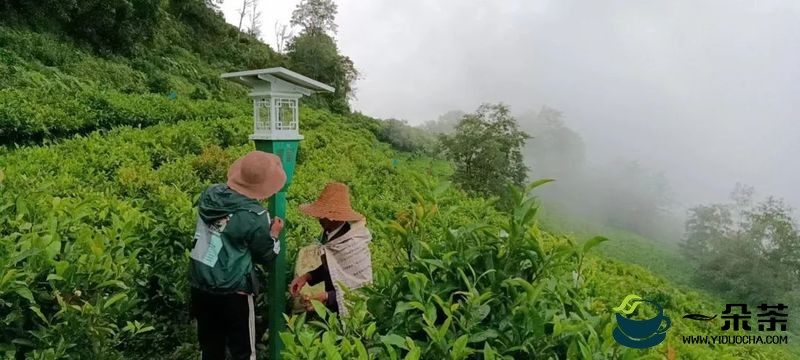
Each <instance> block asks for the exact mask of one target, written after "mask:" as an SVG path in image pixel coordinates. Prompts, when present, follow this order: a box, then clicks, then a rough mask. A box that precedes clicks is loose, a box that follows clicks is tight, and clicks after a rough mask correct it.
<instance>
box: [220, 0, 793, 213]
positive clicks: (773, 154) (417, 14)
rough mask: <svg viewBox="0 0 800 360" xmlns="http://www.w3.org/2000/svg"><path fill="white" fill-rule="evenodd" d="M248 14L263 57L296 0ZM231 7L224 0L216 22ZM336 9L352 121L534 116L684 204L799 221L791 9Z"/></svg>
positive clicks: (561, 4)
mask: <svg viewBox="0 0 800 360" xmlns="http://www.w3.org/2000/svg"><path fill="white" fill-rule="evenodd" d="M260 1H261V4H262V5H261V7H262V9H263V19H264V21H263V23H264V25H263V28H262V35H263V38H264V40H265V41H266V42H268V43H270V44H274V42H275V40H274V31H273V29H274V24H275V22H276V21H279V22H282V23H288V19H289V18H290V15H291V11H292V9H293V8H294V7H295V5H296V4H297V1H278V0H260ZM240 3H241V1H239V0H225V2H224V4H223V10H224V11H225V13H226V16H227V17H228V20H229V21H230V22H233V23H235V22H236V20H235V19H236V16H235V12H236V9H237V8H238V7H239V6H240ZM337 3H338V4H339V15H338V17H337V23H338V24H339V33H338V34H337V35H336V38H337V40H338V43H339V46H340V49H341V50H342V52H343V53H344V54H346V55H348V56H350V57H351V58H352V59H353V61H354V62H355V64H356V67H357V68H358V69H359V70H360V71H361V73H362V74H363V79H361V80H359V82H358V83H357V85H356V87H357V94H356V95H357V97H358V99H357V100H356V101H355V103H354V107H355V109H357V110H360V111H362V112H364V113H366V114H369V115H372V116H376V117H382V118H387V117H395V118H401V119H406V120H408V121H409V122H411V123H412V124H418V123H421V122H423V121H425V120H429V119H435V118H437V117H438V116H439V115H440V114H442V113H444V112H446V111H448V110H456V109H459V110H464V111H471V110H474V109H475V108H476V107H477V106H478V105H479V104H480V103H482V102H498V101H502V102H505V103H507V104H509V105H510V106H511V108H512V110H514V111H515V112H525V111H530V110H538V109H539V108H540V107H541V106H542V105H547V106H550V107H555V108H557V109H560V110H562V111H563V112H564V114H565V117H566V119H565V120H566V122H567V125H568V126H570V127H571V128H573V129H574V130H576V131H577V132H578V133H580V134H581V135H582V136H583V138H584V140H585V142H586V144H587V151H588V152H589V156H590V160H591V161H593V162H595V163H602V162H607V161H610V160H612V159H614V158H618V157H621V158H627V159H637V160H639V161H640V162H641V163H642V164H644V165H645V166H646V167H648V168H651V169H654V170H661V171H664V172H665V174H666V175H667V177H668V179H669V180H670V182H671V185H672V187H673V188H674V191H675V193H676V195H677V197H678V201H679V202H680V203H681V204H682V205H684V206H691V205H694V204H696V203H699V202H708V201H720V200H723V199H724V198H726V196H727V194H728V193H729V192H730V190H731V189H732V188H733V185H734V184H735V183H736V182H743V183H746V184H751V185H754V186H756V189H757V192H758V194H760V195H767V194H775V195H778V196H781V197H783V198H785V199H787V200H789V202H790V203H791V204H792V205H794V206H795V207H796V208H797V207H800V167H799V166H798V164H800V161H798V159H797V157H798V155H799V154H800V116H798V113H800V1H793V0H786V1H755V0H749V1H737V0H719V1H706V0H703V1H701V0H690V1H676V0H663V1H656V0H653V1H634V0H631V1H611V0H603V1H599V0H584V1H570V0H558V1H546V0H542V1H539V0H513V1H512V0H504V1H500V0H483V1H478V0H437V1H427V0H425V1H423V0H405V1H396V0H359V1H355V0H351V1H344V0H340V1H337ZM534 135H535V134H534ZM795 214H796V215H799V214H798V211H796V212H795Z"/></svg>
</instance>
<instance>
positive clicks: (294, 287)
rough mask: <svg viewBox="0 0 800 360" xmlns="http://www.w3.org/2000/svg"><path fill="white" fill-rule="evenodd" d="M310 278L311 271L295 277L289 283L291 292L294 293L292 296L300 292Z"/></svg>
mask: <svg viewBox="0 0 800 360" xmlns="http://www.w3.org/2000/svg"><path fill="white" fill-rule="evenodd" d="M310 278H311V274H309V273H305V274H303V275H300V276H298V277H296V278H294V280H292V283H291V284H289V294H292V296H297V293H299V292H300V289H302V288H303V286H304V285H305V284H306V283H307V282H308V280H309V279H310Z"/></svg>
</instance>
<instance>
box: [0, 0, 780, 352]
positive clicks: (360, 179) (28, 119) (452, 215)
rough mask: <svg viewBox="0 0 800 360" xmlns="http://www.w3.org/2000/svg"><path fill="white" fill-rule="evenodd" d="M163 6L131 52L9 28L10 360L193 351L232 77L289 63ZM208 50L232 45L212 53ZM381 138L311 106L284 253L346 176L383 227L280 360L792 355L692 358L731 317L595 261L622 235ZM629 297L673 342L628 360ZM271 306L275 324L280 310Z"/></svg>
mask: <svg viewBox="0 0 800 360" xmlns="http://www.w3.org/2000/svg"><path fill="white" fill-rule="evenodd" d="M163 3H164V4H167V3H169V4H173V3H180V4H184V3H190V2H189V1H184V2H163ZM199 3H200V4H203V2H199ZM1 4H5V2H0V5H1ZM170 9H171V10H170ZM170 9H163V12H162V13H161V16H162V17H163V18H164V20H162V21H163V22H162V23H161V25H159V28H158V30H157V31H156V33H155V34H154V35H153V37H152V38H151V40H149V42H146V43H143V44H144V45H141V46H143V47H141V48H138V49H137V51H135V52H133V53H124V52H122V53H120V52H106V51H98V50H97V49H94V48H92V47H91V46H89V45H86V44H85V43H83V42H81V41H78V40H75V38H74V37H70V36H71V35H70V36H68V35H65V34H63V33H58V32H52V31H49V32H47V31H44V30H41V29H37V31H34V30H31V28H28V27H24V26H15V27H10V26H0V142H2V143H3V146H2V147H0V323H1V324H2V326H0V357H1V358H4V359H194V358H196V357H197V355H198V354H199V350H198V348H197V345H196V339H195V332H194V327H193V324H192V322H191V319H190V318H189V315H188V288H187V286H188V284H187V265H188V261H189V257H188V256H189V255H188V252H189V249H190V247H191V246H192V234H193V231H194V225H195V221H196V213H195V210H194V209H193V204H194V201H195V200H196V199H197V197H198V194H199V192H200V191H201V190H202V189H204V187H206V186H208V185H209V184H212V183H218V182H223V181H224V180H225V176H226V173H227V168H228V166H229V165H230V164H231V163H232V162H233V161H234V160H235V159H236V158H237V157H239V156H241V155H242V154H244V153H246V152H248V151H250V150H251V149H253V144H252V142H251V141H250V140H249V139H248V135H249V134H250V131H251V126H252V125H251V118H250V115H249V113H250V108H249V105H248V103H247V102H246V101H245V100H244V94H245V90H244V89H243V88H241V87H238V86H236V85H233V84H228V83H225V82H222V81H221V80H219V78H218V75H219V73H221V72H224V71H229V70H238V69H242V68H258V67H268V66H275V65H282V64H283V62H284V61H286V59H285V58H284V57H283V55H281V54H276V53H274V52H273V51H272V50H270V49H269V47H267V46H266V45H263V44H261V43H258V42H257V41H255V40H254V39H252V38H247V37H242V38H239V36H238V35H237V34H235V33H231V32H230V27H229V26H227V25H219V24H218V23H219V21H220V19H216V20H214V19H215V18H213V17H212V18H210V20H209V19H206V20H204V21H207V22H208V23H209V24H218V25H219V26H218V28H211V30H209V31H208V33H205V34H198V35H197V36H198V41H197V42H198V44H199V45H198V44H193V43H192V41H190V40H191V38H190V35H191V34H194V32H193V28H192V27H191V25H190V24H191V23H190V22H188V20H186V19H187V18H191V17H188V15H187V13H186V11H184V10H185V9H183V10H182V11H183V12H180V11H177V10H175V9H172V8H170ZM168 10H169V11H168ZM180 14H182V15H180ZM198 14H206V13H203V12H199V13H198ZM179 15H180V16H179ZM206 15H207V14H206ZM181 16H182V17H181ZM204 16H205V15H204ZM193 21H197V20H196V19H195V20H193ZM223 24H224V21H223ZM215 26H216V25H215ZM226 26H227V27H226ZM234 39H236V40H234ZM214 41H221V42H222V43H223V45H221V46H220V47H218V48H216V49H209V48H207V47H208V45H209V44H212V43H213V42H214ZM145 45H146V46H145ZM173 91H174V92H173ZM311 103H314V104H317V105H318V104H320V103H323V102H315V101H313V99H312V101H311ZM381 124H382V123H381V121H380V120H377V119H373V118H370V117H368V116H365V115H361V114H353V113H349V112H347V111H341V109H338V108H337V109H336V111H335V112H334V111H331V110H328V109H324V108H312V107H304V108H303V109H302V112H301V128H302V132H303V134H304V135H305V140H303V142H302V143H301V148H300V152H299V154H298V158H297V161H298V165H297V169H296V173H295V178H294V181H293V184H292V186H291V187H290V189H289V198H288V200H289V206H288V209H289V210H288V215H287V222H288V226H287V231H288V233H287V239H288V241H289V246H288V249H287V251H288V252H289V256H288V257H289V259H293V258H294V254H295V253H296V251H297V249H298V248H299V247H301V246H303V245H305V244H309V243H311V242H312V241H313V239H314V237H315V236H316V235H317V232H318V225H317V224H316V223H315V221H314V220H313V219H310V218H307V217H304V216H302V215H300V213H299V212H298V211H297V206H298V205H299V204H301V203H305V202H310V201H312V200H313V199H315V198H316V196H317V194H318V193H319V191H320V190H321V189H322V187H323V186H324V185H325V184H326V183H327V182H329V181H342V182H345V183H347V184H349V186H350V188H351V192H352V198H353V206H354V208H356V209H357V210H359V211H360V212H362V213H364V214H365V215H366V216H367V219H368V223H369V226H370V229H371V231H372V232H373V235H374V239H375V240H374V242H373V244H372V252H373V261H374V270H375V284H374V285H372V286H371V287H369V288H367V289H365V290H364V291H362V292H361V293H360V294H353V299H354V308H353V311H351V316H349V317H347V318H345V319H336V317H335V316H334V315H331V314H328V313H326V312H325V311H324V310H323V309H321V308H320V309H318V310H317V313H318V315H319V316H320V317H321V320H315V321H311V320H310V319H307V318H306V316H305V315H302V316H291V317H289V319H288V324H289V326H288V328H287V329H286V331H284V332H282V333H280V334H272V336H281V338H282V339H283V341H284V343H285V358H287V359H322V358H331V359H337V358H342V359H369V358H372V359H443V358H451V359H640V358H644V359H664V358H667V359H711V358H714V359H742V358H746V359H788V358H792V357H793V356H795V354H793V353H791V351H792V349H789V348H786V347H783V346H777V345H688V344H684V343H683V342H682V341H681V336H688V335H720V326H721V323H720V321H719V320H718V319H717V320H715V321H712V322H697V321H691V320H686V319H682V318H681V316H682V315H683V314H687V313H701V314H715V313H719V312H720V311H721V310H722V309H724V305H723V304H722V303H721V302H720V301H718V300H716V299H713V298H711V297H709V296H707V295H704V294H700V293H697V292H694V291H690V290H684V289H683V288H678V287H676V286H675V284H672V283H670V282H669V281H666V280H664V279H662V278H660V277H658V276H657V275H654V274H652V273H650V272H649V271H648V270H647V269H645V268H643V267H641V266H638V265H632V264H628V263H624V262H620V261H617V260H611V259H608V258H606V257H604V256H601V255H596V254H595V253H596V252H597V250H598V249H601V248H603V247H604V246H609V245H611V244H614V243H615V241H616V240H615V238H614V236H608V239H606V238H603V237H599V236H598V237H588V236H586V237H585V238H575V237H572V236H566V235H563V234H561V233H559V232H556V231H545V230H543V229H542V228H541V227H540V226H539V220H538V218H537V212H538V210H539V209H538V202H537V201H536V199H535V197H534V194H535V192H536V189H535V187H537V186H558V183H557V182H556V183H544V182H534V183H533V184H532V185H531V186H530V187H529V188H528V189H510V190H509V191H511V192H514V194H515V196H514V203H515V206H514V208H513V209H512V210H511V211H509V212H501V211H498V210H496V207H495V204H494V201H493V200H490V199H483V198H476V197H470V196H468V195H467V194H466V193H464V192H463V191H461V190H459V189H458V188H456V187H455V186H452V185H450V184H449V183H448V182H447V180H448V178H449V175H450V174H451V172H452V169H451V167H450V165H449V164H448V163H446V162H443V161H441V160H438V159H434V158H430V157H426V156H421V155H418V154H415V155H412V154H408V153H403V152H399V151H396V150H394V149H392V148H391V147H390V146H389V145H388V144H386V143H383V142H381V141H378V138H377V137H376V134H377V133H378V132H379V128H380V126H381ZM598 235H603V234H598ZM408 249H412V250H411V253H412V256H411V258H409V256H408V253H409V251H408ZM632 293H635V294H638V295H640V296H643V297H645V298H647V299H653V300H656V301H658V302H659V303H661V304H662V305H663V306H664V308H665V309H666V311H667V314H668V316H670V317H671V319H672V328H671V329H670V330H669V332H668V337H667V340H666V341H665V342H664V343H662V344H660V345H658V346H655V347H653V348H650V349H646V350H635V349H629V348H625V347H622V346H620V345H618V344H617V343H616V341H615V340H614V339H613V337H612V335H611V334H612V330H613V329H614V327H615V326H616V321H615V320H614V311H613V310H612V308H614V307H616V306H618V305H619V304H620V303H621V302H622V300H623V299H624V298H625V297H626V296H627V295H628V294H632ZM258 300H259V301H258V305H257V306H258V309H259V312H261V313H262V314H263V315H266V313H267V311H266V309H267V306H268V304H266V303H265V301H264V299H263V298H260V299H258ZM264 320H265V319H264ZM263 323H266V321H262V322H261V324H263ZM726 334H735V333H734V332H728V333H726ZM740 334H742V335H748V334H751V333H744V332H742V333H740ZM268 336H270V334H269V333H264V334H263V336H261V337H260V339H259V343H260V344H266V338H267V337H268ZM792 340H794V339H792ZM262 347H263V345H262ZM262 350H263V349H262ZM264 353H265V351H261V352H260V354H261V356H263V354H264Z"/></svg>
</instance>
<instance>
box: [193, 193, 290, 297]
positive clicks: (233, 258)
mask: <svg viewBox="0 0 800 360" xmlns="http://www.w3.org/2000/svg"><path fill="white" fill-rule="evenodd" d="M196 205H197V208H198V215H199V216H198V220H197V228H196V230H195V237H194V241H195V244H194V248H193V249H192V252H191V260H190V264H189V284H190V285H191V286H192V287H194V288H197V289H200V290H203V291H207V292H212V293H219V294H228V293H235V292H245V293H250V294H252V293H255V292H257V290H258V283H257V281H256V278H255V271H254V267H253V262H256V263H259V264H264V265H267V264H269V263H271V262H272V261H273V260H274V259H275V257H276V256H277V254H278V252H279V251H280V243H278V242H276V241H274V240H273V239H272V237H271V236H270V233H269V228H270V216H269V214H268V213H267V210H265V209H264V207H262V206H261V204H260V203H259V202H258V201H257V200H255V199H251V198H248V197H246V196H244V195H241V194H239V193H237V192H236V191H234V190H232V189H231V188H229V187H228V186H227V185H225V184H216V185H212V186H211V187H209V188H208V189H206V190H205V191H203V193H202V194H201V195H200V199H198V201H197V204H196Z"/></svg>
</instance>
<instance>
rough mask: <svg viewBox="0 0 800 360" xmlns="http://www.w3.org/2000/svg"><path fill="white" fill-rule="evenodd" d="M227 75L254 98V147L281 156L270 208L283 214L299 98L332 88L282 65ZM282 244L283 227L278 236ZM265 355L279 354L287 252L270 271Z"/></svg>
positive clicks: (293, 156)
mask: <svg viewBox="0 0 800 360" xmlns="http://www.w3.org/2000/svg"><path fill="white" fill-rule="evenodd" d="M222 78H223V79H227V80H230V81H233V82H236V83H239V84H242V85H245V86H247V87H249V88H250V89H251V91H250V97H251V98H252V99H253V134H252V135H250V139H252V140H253V142H255V145H256V149H257V150H259V151H264V152H267V153H272V154H275V155H277V156H279V157H280V158H281V161H282V163H283V170H284V171H285V172H286V185H284V187H283V189H281V190H280V191H279V192H278V193H276V194H275V195H273V196H272V197H271V198H270V199H269V212H270V214H272V215H273V216H278V217H280V218H284V219H285V218H286V191H287V189H288V188H289V185H290V184H291V182H292V177H293V174H294V167H295V159H296V157H297V150H298V144H299V142H300V140H302V139H303V136H302V135H300V112H299V110H300V109H299V106H298V105H299V100H300V98H301V97H303V96H308V95H311V94H313V93H316V92H333V91H334V88H333V87H331V86H328V85H326V84H323V83H321V82H319V81H316V80H313V79H310V78H308V77H305V76H303V75H300V74H298V73H296V72H293V71H290V70H287V69H284V68H282V67H277V68H269V69H261V70H248V71H238V72H232V73H225V74H222ZM279 241H280V243H281V249H286V240H285V236H284V234H283V232H282V233H281V236H280V238H279ZM268 286H269V292H268V300H269V332H270V335H269V358H270V359H280V358H281V354H280V352H281V348H282V344H281V341H280V336H278V333H279V332H280V331H281V330H283V328H284V326H285V323H284V318H283V310H284V308H285V306H286V297H285V292H286V252H285V251H280V253H279V254H278V257H277V259H276V260H275V262H274V263H273V266H272V269H270V273H269V284H268Z"/></svg>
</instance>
